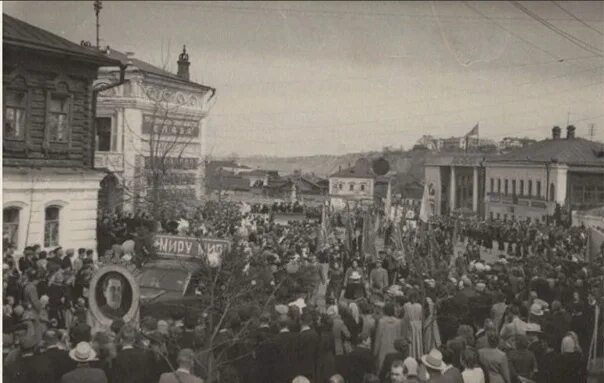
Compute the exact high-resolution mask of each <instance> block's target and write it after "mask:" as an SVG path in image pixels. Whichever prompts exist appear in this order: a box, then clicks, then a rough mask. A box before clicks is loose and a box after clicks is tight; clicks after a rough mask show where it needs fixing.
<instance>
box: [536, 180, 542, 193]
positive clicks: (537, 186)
mask: <svg viewBox="0 0 604 383" xmlns="http://www.w3.org/2000/svg"><path fill="white" fill-rule="evenodd" d="M535 194H536V195H537V197H541V181H537V182H535Z"/></svg>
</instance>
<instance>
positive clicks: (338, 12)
mask: <svg viewBox="0 0 604 383" xmlns="http://www.w3.org/2000/svg"><path fill="white" fill-rule="evenodd" d="M123 4H127V5H135V6H138V5H137V4H136V3H129V2H124V3H123ZM145 6H151V7H153V6H156V7H162V6H163V7H175V8H182V7H190V8H206V9H220V10H226V11H235V12H252V13H253V12H256V13H258V12H260V13H269V12H275V13H279V14H281V13H284V12H285V13H300V14H317V15H324V16H338V17H341V16H342V15H351V16H370V17H373V16H377V17H402V18H410V19H435V18H437V17H438V18H441V19H452V20H458V21H459V20H477V19H479V17H472V16H467V15H450V16H449V15H448V16H435V15H428V14H419V13H392V12H365V11H343V10H333V9H332V10H326V9H324V10H319V9H302V8H285V7H246V6H231V5H219V4H216V3H212V4H208V3H199V2H195V3H188V2H187V3H176V2H162V1H151V2H145ZM496 19H498V20H508V21H512V20H513V21H526V19H524V18H519V17H496ZM547 20H550V21H575V20H574V19H572V18H548V19H547ZM590 22H593V23H602V22H604V20H590Z"/></svg>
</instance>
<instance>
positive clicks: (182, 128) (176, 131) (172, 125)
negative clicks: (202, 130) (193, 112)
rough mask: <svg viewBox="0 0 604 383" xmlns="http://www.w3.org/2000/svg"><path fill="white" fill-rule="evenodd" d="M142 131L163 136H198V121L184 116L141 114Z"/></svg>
mask: <svg viewBox="0 0 604 383" xmlns="http://www.w3.org/2000/svg"><path fill="white" fill-rule="evenodd" d="M143 133H144V134H156V135H165V136H181V137H198V136H199V122H198V121H196V120H190V119H184V118H166V117H164V116H154V115H152V114H145V115H143Z"/></svg>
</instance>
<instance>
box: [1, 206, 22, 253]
mask: <svg viewBox="0 0 604 383" xmlns="http://www.w3.org/2000/svg"><path fill="white" fill-rule="evenodd" d="M7 210H13V211H16V213H17V222H5V221H4V219H5V218H6V216H7V214H6V213H7ZM21 210H23V208H22V207H19V206H6V207H3V208H2V236H4V228H5V225H10V226H15V228H14V231H13V236H14V237H15V238H14V241H12V242H11V243H12V245H13V246H18V245H19V229H20V225H21Z"/></svg>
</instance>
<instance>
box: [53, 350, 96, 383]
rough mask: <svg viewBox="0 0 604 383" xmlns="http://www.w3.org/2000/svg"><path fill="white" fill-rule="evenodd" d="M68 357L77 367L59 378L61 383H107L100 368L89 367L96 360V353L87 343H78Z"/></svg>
mask: <svg viewBox="0 0 604 383" xmlns="http://www.w3.org/2000/svg"><path fill="white" fill-rule="evenodd" d="M69 357H70V358H71V359H72V360H73V361H74V362H76V364H77V367H76V368H75V369H74V370H72V371H70V372H68V373H66V374H64V375H63V376H62V377H61V383H81V382H86V383H107V375H105V371H103V370H102V369H100V368H95V367H91V366H90V363H91V362H93V361H95V360H97V359H96V352H95V351H94V349H93V348H92V346H91V345H90V343H88V342H80V343H78V344H77V345H76V346H75V347H74V348H73V349H72V350H71V351H69Z"/></svg>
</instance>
